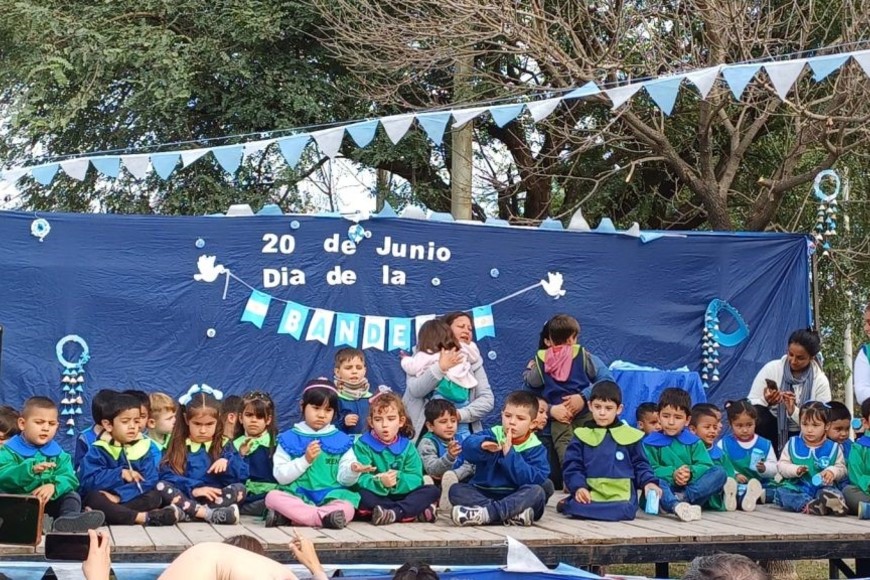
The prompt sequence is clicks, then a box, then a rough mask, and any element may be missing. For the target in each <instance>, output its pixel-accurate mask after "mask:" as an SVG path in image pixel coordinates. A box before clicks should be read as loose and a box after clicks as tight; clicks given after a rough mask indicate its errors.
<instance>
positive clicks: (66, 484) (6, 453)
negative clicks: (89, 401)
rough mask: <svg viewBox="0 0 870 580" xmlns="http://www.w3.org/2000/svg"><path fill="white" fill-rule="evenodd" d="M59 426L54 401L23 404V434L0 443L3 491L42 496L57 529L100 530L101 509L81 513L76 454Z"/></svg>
mask: <svg viewBox="0 0 870 580" xmlns="http://www.w3.org/2000/svg"><path fill="white" fill-rule="evenodd" d="M57 427H58V419H57V405H55V404H54V401H52V400H51V399H48V398H46V397H30V398H29V399H27V401H25V402H24V408H23V409H22V410H21V417H19V418H18V429H19V430H20V431H21V433H19V434H18V435H15V436H14V437H12V438H11V439H9V440H8V441H7V442H6V444H5V445H3V446H2V447H0V489H2V490H3V492H4V493H14V494H27V495H32V496H35V497H37V498H39V501H40V503H42V505H43V506H45V513H47V514H48V515H50V516H52V517H54V518H55V520H54V525H53V529H54V531H56V532H85V531H87V530H90V529H95V528H98V527H100V526H101V525H103V521H104V517H103V512H99V511H91V512H85V513H82V500H81V497H80V496H79V494H78V493H77V492H76V489H77V488H78V486H79V481H78V479H77V478H76V474H75V472H74V471H73V465H72V458H71V457H70V456H69V454H68V453H67V452H65V451H64V450H63V449H61V447H60V445H59V444H58V443H57V441H55V440H54V436H55V435H56V434H57Z"/></svg>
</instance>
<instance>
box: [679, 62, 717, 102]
mask: <svg viewBox="0 0 870 580" xmlns="http://www.w3.org/2000/svg"><path fill="white" fill-rule="evenodd" d="M718 76H719V67H718V66H711V67H709V68H702V69H701V70H696V71H695V72H691V73H689V74H687V75H686V78H687V79H689V82H690V83H692V84H693V85H695V87H696V88H697V89H698V92H699V93H701V98H702V99H706V98H707V95H709V94H710V91H711V90H712V89H713V85H714V84H715V83H716V78H718Z"/></svg>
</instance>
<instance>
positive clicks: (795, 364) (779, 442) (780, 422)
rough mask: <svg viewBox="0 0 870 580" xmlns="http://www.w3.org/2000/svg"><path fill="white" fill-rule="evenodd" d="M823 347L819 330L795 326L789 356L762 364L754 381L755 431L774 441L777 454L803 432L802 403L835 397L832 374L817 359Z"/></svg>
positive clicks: (752, 396) (752, 398)
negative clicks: (799, 414)
mask: <svg viewBox="0 0 870 580" xmlns="http://www.w3.org/2000/svg"><path fill="white" fill-rule="evenodd" d="M820 350H821V342H820V340H819V335H818V333H816V332H815V331H813V330H811V329H801V330H795V331H794V332H792V333H791V336H789V337H788V349H787V351H786V354H785V356H783V357H782V358H778V359H774V360H772V361H770V362H769V363H767V364H766V365H764V366H763V367H761V370H760V371H758V374H757V375H755V379H754V380H753V381H752V388H751V389H750V390H749V397H748V398H749V401H750V402H751V403H752V404H753V405H754V406H755V408H756V409H757V410H758V422H757V423H756V427H755V432H756V433H758V435H760V436H762V437H764V438H765V439H767V440H769V441H770V442H771V443H773V445H774V447H775V448H776V451H777V455H778V454H779V451H780V450H781V449H782V446H783V445H785V444H786V441H788V438H789V437H790V436H792V435H796V434H797V433H799V432H800V424H799V422H798V411H799V409H800V406H801V405H803V404H804V403H806V402H807V401H819V402H822V403H829V402H830V401H831V386H830V384H829V383H828V377H826V376H825V373H824V371H822V367H821V366H820V365H819V363H818V362H817V360H816V356H817V355H818V354H819V351H820Z"/></svg>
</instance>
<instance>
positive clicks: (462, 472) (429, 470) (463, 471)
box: [417, 399, 474, 509]
mask: <svg viewBox="0 0 870 580" xmlns="http://www.w3.org/2000/svg"><path fill="white" fill-rule="evenodd" d="M423 413H424V414H425V416H426V434H425V435H423V436H422V437H421V438H420V441H419V442H418V443H417V451H418V452H419V453H420V459H421V460H422V461H423V472H424V473H425V474H426V475H428V476H430V477H431V478H432V479H433V480H434V481H435V482H436V483H439V482H440V484H441V500H440V501H439V502H438V506H439V507H440V508H441V509H447V508H448V504H449V501H450V500H449V498H448V494H449V492H450V488H451V487H452V486H453V484H455V483H458V482H460V481H465V480H467V479H468V478H470V477H471V476H472V475H473V474H474V466H473V465H471V464H470V463H468V462H467V461H465V460H464V459H463V457H462V444H461V440H460V438H459V437H457V434H456V428H457V425H458V424H459V411H457V410H456V405H454V404H453V403H451V402H450V401H448V400H447V399H432V400H430V401H429V402H428V403H426V407H425V408H424V409H423Z"/></svg>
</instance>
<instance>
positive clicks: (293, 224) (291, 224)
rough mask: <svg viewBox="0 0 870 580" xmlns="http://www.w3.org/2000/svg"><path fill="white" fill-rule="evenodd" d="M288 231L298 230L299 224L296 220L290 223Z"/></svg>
mask: <svg viewBox="0 0 870 580" xmlns="http://www.w3.org/2000/svg"><path fill="white" fill-rule="evenodd" d="M290 229H291V230H298V229H299V222H298V221H297V220H293V221H291V222H290Z"/></svg>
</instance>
